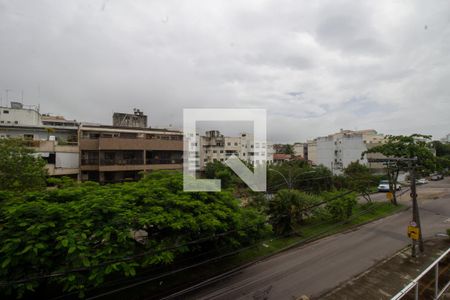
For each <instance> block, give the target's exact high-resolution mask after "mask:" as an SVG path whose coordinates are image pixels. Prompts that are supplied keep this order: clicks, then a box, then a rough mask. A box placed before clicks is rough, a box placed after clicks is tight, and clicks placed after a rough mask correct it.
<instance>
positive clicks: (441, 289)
mask: <svg viewBox="0 0 450 300" xmlns="http://www.w3.org/2000/svg"><path fill="white" fill-rule="evenodd" d="M449 254H450V248H449V249H447V251H445V252H444V254H442V255H441V256H440V257H439V258H438V259H436V260H435V261H434V262H433V263H432V264H431V265H430V266H429V267H428V268H426V269H425V271H423V272H422V273H420V275H419V276H417V277H416V278H415V279H414V280H413V281H411V282H410V283H409V284H408V285H407V286H405V287H404V288H403V289H402V290H401V291H400V292H398V294H397V295H395V296H394V297H392V298H391V300H400V299H415V300H418V299H441V297H442V299H444V298H445V292H446V291H447V290H448V288H449V287H450V281H449V278H448V256H449ZM440 263H441V264H442V265H441V266H440V265H439V264H440ZM430 277H431V278H430ZM433 277H434V279H432V278H433ZM433 284H434V287H433ZM422 286H423V287H425V289H423V290H422V292H421V291H420V288H421V287H422ZM428 289H432V290H433V292H434V293H433V294H434V295H429V296H430V297H422V296H424V295H423V293H424V292H426V291H427V290H428Z"/></svg>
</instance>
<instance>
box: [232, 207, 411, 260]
mask: <svg viewBox="0 0 450 300" xmlns="http://www.w3.org/2000/svg"><path fill="white" fill-rule="evenodd" d="M404 207H405V206H403V205H398V206H394V205H392V204H390V203H387V202H373V203H370V204H363V205H361V204H359V205H357V206H356V207H355V208H354V209H353V215H352V217H350V219H349V220H348V221H347V222H336V221H332V220H325V221H323V220H316V221H314V222H311V223H307V224H305V225H301V226H299V227H298V228H297V231H298V232H299V233H300V234H301V236H290V237H283V238H273V239H271V240H267V241H265V242H262V243H258V245H255V247H253V248H250V249H248V250H244V251H243V252H241V253H239V254H238V255H236V256H235V257H233V258H231V259H230V260H231V261H230V262H231V263H232V264H234V265H235V266H239V265H240V264H243V263H246V262H249V261H253V260H256V259H258V258H260V257H264V256H267V255H270V254H273V253H276V252H278V251H280V250H283V249H285V248H288V247H290V246H295V245H298V244H302V243H307V242H309V241H312V240H315V239H317V238H321V237H325V236H328V235H331V234H334V233H338V232H342V231H345V230H347V229H350V228H353V227H355V226H357V225H360V224H364V223H367V222H370V221H374V220H377V219H380V218H383V217H386V216H389V215H391V214H393V213H396V212H398V211H400V210H402V209H404Z"/></svg>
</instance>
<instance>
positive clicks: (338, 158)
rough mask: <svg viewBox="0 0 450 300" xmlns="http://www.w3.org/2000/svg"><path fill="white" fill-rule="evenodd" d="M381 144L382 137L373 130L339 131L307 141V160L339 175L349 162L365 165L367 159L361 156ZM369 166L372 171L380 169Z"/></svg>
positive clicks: (376, 166) (375, 164)
mask: <svg viewBox="0 0 450 300" xmlns="http://www.w3.org/2000/svg"><path fill="white" fill-rule="evenodd" d="M383 142H384V135H383V134H379V133H377V132H376V131H375V130H373V129H367V130H359V131H352V130H342V129H341V131H340V132H338V133H334V134H331V135H328V136H326V137H319V138H316V139H314V140H312V141H308V142H307V144H308V146H307V153H308V160H310V161H312V162H313V163H314V164H315V165H324V166H325V167H327V168H329V169H330V170H331V171H332V172H333V173H335V174H340V173H341V172H342V171H343V170H344V169H345V168H346V167H347V166H348V165H349V164H350V163H351V162H355V161H359V162H360V163H361V164H366V165H367V164H368V159H367V157H364V158H361V154H362V153H363V152H364V151H366V150H367V149H370V148H372V147H374V146H376V145H379V144H381V143H383ZM370 155H372V154H370ZM369 166H370V167H371V168H373V169H379V168H382V166H381V167H380V166H379V165H378V164H377V163H374V164H370V165H369Z"/></svg>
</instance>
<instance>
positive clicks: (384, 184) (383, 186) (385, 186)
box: [378, 180, 402, 192]
mask: <svg viewBox="0 0 450 300" xmlns="http://www.w3.org/2000/svg"><path fill="white" fill-rule="evenodd" d="M395 189H396V190H397V191H400V190H401V189H402V186H401V185H400V184H398V183H397V185H396V188H395ZM378 191H379V192H389V180H381V181H380V184H379V185H378Z"/></svg>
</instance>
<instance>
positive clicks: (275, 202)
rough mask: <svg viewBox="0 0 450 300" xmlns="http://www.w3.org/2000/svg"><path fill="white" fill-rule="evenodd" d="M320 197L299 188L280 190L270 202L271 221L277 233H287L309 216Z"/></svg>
mask: <svg viewBox="0 0 450 300" xmlns="http://www.w3.org/2000/svg"><path fill="white" fill-rule="evenodd" d="M319 201H320V200H319V198H318V197H317V196H313V195H310V194H307V193H304V192H300V191H297V190H287V189H284V190H280V191H278V193H277V194H276V195H275V197H273V198H272V199H271V200H270V201H269V203H268V213H269V216H270V219H269V220H270V223H271V224H272V226H273V229H274V232H275V233H276V234H280V235H282V234H287V233H290V232H292V231H293V230H294V227H295V225H297V224H301V223H302V222H303V221H304V220H305V219H306V218H308V217H309V216H310V215H311V213H312V210H311V209H310V207H312V206H313V205H315V204H317V203H319Z"/></svg>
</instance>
